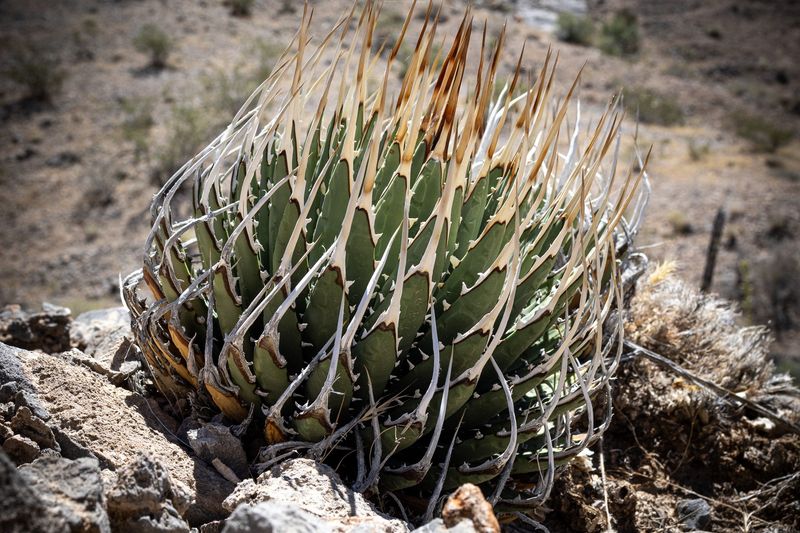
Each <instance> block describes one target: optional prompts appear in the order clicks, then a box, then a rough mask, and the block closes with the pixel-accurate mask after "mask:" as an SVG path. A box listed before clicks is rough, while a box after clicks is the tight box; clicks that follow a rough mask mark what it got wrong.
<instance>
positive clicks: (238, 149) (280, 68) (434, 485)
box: [124, 2, 642, 516]
mask: <svg viewBox="0 0 800 533" xmlns="http://www.w3.org/2000/svg"><path fill="white" fill-rule="evenodd" d="M354 10H355V7H354ZM412 12H413V8H412V11H411V12H409V14H408V16H407V18H406V20H405V23H404V24H403V27H402V29H401V30H400V38H399V39H398V40H397V42H396V44H395V45H394V47H393V48H392V49H391V51H386V50H381V51H378V52H376V53H373V52H372V50H371V48H372V44H373V43H372V35H373V30H374V28H375V25H376V20H377V15H378V9H377V8H376V7H375V5H374V4H372V3H371V2H367V4H366V6H365V7H364V9H363V11H362V12H361V14H360V17H359V18H358V21H357V23H354V22H355V19H354V18H353V15H354V12H351V13H350V14H348V15H347V16H345V17H343V18H342V19H341V20H340V21H339V22H338V23H337V24H336V26H335V27H334V28H333V30H331V31H330V33H328V34H327V35H325V36H324V38H323V39H322V40H321V42H320V44H319V45H318V46H317V47H316V49H315V50H313V51H310V50H311V48H310V43H311V42H312V40H311V38H310V36H309V28H310V22H311V13H310V11H309V10H306V11H304V15H303V22H302V24H301V27H300V29H299V31H298V32H297V34H296V35H295V37H294V39H293V41H292V43H291V44H290V46H289V47H288V48H287V50H286V51H285V52H284V54H283V55H282V57H281V59H280V60H279V62H278V65H277V66H276V68H275V69H274V71H273V73H272V74H271V75H270V77H269V78H268V79H267V80H265V81H264V82H263V83H262V84H261V85H260V86H259V87H258V89H257V90H256V91H255V92H254V93H253V94H252V95H251V96H250V98H249V99H248V101H247V102H246V104H245V105H244V106H243V108H242V109H241V110H240V111H239V113H238V114H237V115H236V117H235V118H234V119H233V121H232V122H231V124H230V125H229V126H228V127H227V128H226V129H225V131H224V132H222V133H221V134H220V135H219V136H218V137H217V138H216V139H215V140H214V141H213V142H212V143H211V144H210V145H209V146H208V147H207V148H206V149H205V150H203V151H202V152H201V153H200V154H198V155H197V156H195V157H194V158H193V159H192V160H191V161H189V162H187V163H186V164H185V165H184V166H183V167H182V168H181V169H180V170H179V171H178V172H177V173H176V174H175V175H173V176H172V177H171V178H170V179H169V180H168V181H167V183H166V184H165V185H164V187H163V188H162V189H161V191H160V192H159V193H158V194H157V195H156V197H155V199H154V201H153V203H152V207H151V214H152V217H153V224H152V230H151V232H150V234H149V237H148V239H147V242H146V245H145V254H144V266H143V268H142V270H141V271H139V272H137V273H134V274H133V275H131V276H130V277H129V278H128V279H127V280H126V283H125V290H124V294H125V298H126V301H127V304H128V306H129V308H130V309H131V311H132V315H133V323H134V331H135V334H136V337H137V342H138V344H139V346H140V347H141V349H142V351H143V353H144V355H145V357H146V359H147V361H148V363H149V367H150V369H151V371H152V374H153V377H154V379H155V382H156V384H157V386H158V387H159V388H160V390H161V391H162V392H164V393H165V394H166V395H167V396H168V397H170V398H191V399H192V401H193V402H195V403H196V404H198V405H202V404H204V403H205V404H207V405H215V406H216V407H217V408H219V410H221V411H222V412H223V413H224V414H225V415H226V416H227V417H228V418H230V419H232V420H235V421H241V420H244V419H247V420H249V421H250V422H251V423H257V424H260V425H263V438H264V441H265V442H264V444H265V446H264V448H262V451H261V460H262V461H263V462H264V464H263V465H262V466H266V465H268V464H273V463H274V462H277V461H280V460H281V459H283V458H286V457H291V456H293V455H297V454H298V453H305V454H310V455H313V456H315V457H319V458H323V459H328V460H330V461H331V462H333V463H334V464H336V465H339V466H340V467H341V469H342V470H343V471H344V473H345V474H346V475H347V477H349V478H350V479H351V480H352V481H353V482H354V484H355V485H356V487H357V488H358V489H359V490H365V489H367V488H377V489H378V490H379V491H380V492H381V493H384V494H385V493H387V492H391V493H393V494H395V495H397V496H400V499H401V500H402V501H403V502H404V504H405V505H408V506H409V508H410V509H411V510H413V511H415V513H416V515H417V516H424V515H426V514H427V515H430V514H431V513H432V512H433V508H434V506H435V504H436V502H437V501H438V500H439V498H440V496H441V494H442V492H443V491H444V490H448V489H450V488H452V487H455V486H457V485H458V484H460V483H462V482H468V481H469V482H474V483H477V484H480V485H481V486H482V487H483V489H484V492H485V493H487V494H489V495H490V498H491V501H492V502H493V503H495V504H496V505H497V509H498V510H501V511H502V510H506V511H509V512H512V511H519V510H522V511H529V510H531V509H535V508H536V507H537V506H538V505H539V504H540V503H541V502H542V500H543V499H544V498H546V496H547V494H548V492H549V490H550V487H551V485H552V480H553V476H554V472H555V470H556V467H557V466H558V465H560V464H562V463H564V462H565V461H567V460H568V459H569V458H571V457H573V456H575V455H576V454H577V453H579V452H580V451H581V450H583V449H584V448H586V446H588V445H589V444H590V443H591V442H592V441H593V439H595V438H596V437H597V436H598V435H599V434H600V433H601V431H602V430H603V428H604V427H605V425H606V424H607V418H606V419H604V420H601V421H598V420H595V417H594V415H593V413H594V411H593V407H592V402H593V400H594V399H595V398H597V397H598V395H599V392H601V391H604V390H607V387H608V381H609V377H610V375H611V374H612V372H613V370H614V367H615V366H616V362H617V357H618V354H619V349H620V346H621V343H619V342H618V340H619V339H618V337H619V335H621V332H622V330H621V327H620V324H619V320H608V319H609V317H612V316H613V315H614V313H615V310H616V309H617V308H618V306H619V305H620V304H621V303H622V294H621V290H620V282H619V279H618V277H619V276H618V263H619V261H620V254H621V250H622V249H623V248H624V247H625V246H626V245H627V243H628V240H629V239H628V237H629V236H630V233H631V232H632V231H631V229H632V227H633V229H635V226H636V223H638V219H639V217H640V215H641V203H642V202H641V201H640V200H641V197H642V196H641V194H640V192H638V184H639V182H640V177H641V175H640V174H639V171H638V170H637V169H635V168H632V169H631V170H630V171H628V172H627V173H626V174H623V175H622V177H618V176H617V170H616V155H614V157H611V158H606V156H607V155H608V154H609V152H614V151H615V150H616V149H617V148H618V143H616V142H615V141H616V140H617V139H618V137H619V130H620V119H621V114H620V112H619V106H618V102H617V100H612V102H611V103H610V104H609V106H608V108H607V109H606V110H605V112H604V113H603V114H602V115H601V116H600V117H599V118H598V120H597V121H596V123H595V124H594V125H590V126H589V127H588V128H587V127H586V126H584V127H583V132H581V131H580V129H579V117H580V108H579V107H573V106H571V104H570V102H571V97H572V95H573V93H574V91H575V88H576V86H577V80H576V82H575V83H574V84H573V85H572V87H571V88H570V89H569V91H568V92H567V93H566V96H565V97H564V98H563V99H561V101H560V102H557V101H555V97H554V96H553V85H554V84H553V80H554V72H555V63H556V62H557V61H555V60H554V59H553V57H552V56H551V54H550V52H549V51H548V53H547V55H546V57H545V59H544V63H543V66H542V68H541V70H540V71H539V74H538V76H537V77H536V79H535V81H532V83H531V84H530V86H529V87H528V88H525V89H521V83H522V80H521V75H520V71H521V61H522V55H520V62H519V63H518V64H517V68H516V72H515V74H514V76H513V78H512V79H510V80H508V81H507V82H506V83H505V86H504V88H503V90H502V91H501V92H500V94H499V96H497V97H496V98H494V99H493V98H492V92H493V88H494V87H495V86H496V81H497V80H496V77H497V69H498V64H499V60H500V56H501V50H502V47H503V41H504V32H503V33H501V34H500V36H499V38H498V40H497V44H496V46H495V47H493V49H491V50H489V49H487V47H486V46H485V42H486V30H485V26H484V31H483V37H482V39H481V41H480V42H481V45H480V53H479V56H478V58H477V59H476V60H475V61H474V62H472V60H470V61H468V49H469V44H470V40H471V37H472V16H471V14H470V13H469V11H467V13H466V14H465V16H464V18H463V20H462V22H461V25H460V26H459V28H458V31H457V33H456V34H455V36H454V38H453V40H452V43H451V45H450V48H449V51H447V52H446V53H444V54H443V53H441V52H440V53H439V54H438V55H437V57H434V54H433V50H435V49H436V48H437V47H436V46H435V39H434V38H435V33H436V27H437V19H438V17H437V16H436V15H434V14H433V13H432V9H431V8H430V7H429V8H428V10H427V13H426V14H425V19H424V23H422V30H421V32H420V34H419V38H418V39H417V41H416V46H415V47H414V50H413V53H412V54H411V57H410V59H409V60H408V61H409V62H408V68H407V70H406V73H405V75H404V77H403V79H402V84H401V87H400V89H399V92H398V94H397V96H396V98H393V99H391V98H389V97H388V87H389V76H390V71H391V68H392V64H393V62H394V61H395V59H396V58H397V56H398V52H399V50H400V45H401V43H402V41H403V36H404V35H405V33H406V30H407V28H408V26H409V22H410V21H411V19H412ZM352 27H355V36H354V37H352V38H350V40H348V36H349V32H350V31H351V28H352ZM439 50H442V48H439ZM326 54H327V55H326ZM331 54H332V55H331ZM325 57H332V60H331V61H329V62H327V63H326V62H325V61H323V58H325ZM382 57H385V58H386V60H385V69H384V70H383V71H382V72H378V73H377V75H376V71H377V70H378V65H379V64H383V63H381V61H382V59H381V58H382ZM468 64H469V65H470V68H471V70H475V71H476V72H475V74H474V75H470V74H468V71H469V70H470V68H468ZM438 65H440V66H438ZM375 75H376V76H375ZM373 76H375V77H376V78H377V81H373ZM373 85H374V86H373ZM513 94H519V96H516V97H513V96H512V95H513ZM334 95H335V99H334ZM306 107H310V108H312V109H313V108H315V109H316V111H315V112H313V114H311V118H310V120H308V121H306V120H304V117H305V116H306V115H307V114H310V113H307V112H306ZM568 117H574V121H572V120H571V118H568ZM570 122H571V125H570V124H569V123H570ZM615 146H616V148H615ZM606 159H611V161H606ZM640 166H641V165H640ZM188 188H191V189H192V193H191V196H192V200H193V209H194V212H193V214H192V215H190V216H187V215H178V213H181V210H180V206H179V201H178V198H180V196H181V195H180V194H179V191H180V190H184V189H188ZM629 204H631V205H632V211H633V217H632V218H633V219H634V223H633V224H628V223H627V222H626V221H625V219H624V218H623V213H624V212H625V211H626V209H628V208H629ZM184 211H185V210H184ZM623 230H625V231H623ZM140 282H141V283H140ZM144 285H146V286H147V287H148V288H149V294H147V292H148V291H147V290H146V289H143V286H144ZM604 324H606V325H607V327H604ZM609 324H610V326H609ZM605 413H606V416H608V414H609V413H610V410H609V409H607V410H606V411H605Z"/></svg>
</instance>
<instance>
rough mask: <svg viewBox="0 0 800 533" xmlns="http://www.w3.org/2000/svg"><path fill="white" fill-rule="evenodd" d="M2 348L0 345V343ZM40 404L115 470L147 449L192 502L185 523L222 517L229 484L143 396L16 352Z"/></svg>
mask: <svg viewBox="0 0 800 533" xmlns="http://www.w3.org/2000/svg"><path fill="white" fill-rule="evenodd" d="M0 352H2V345H0ZM15 355H16V357H17V358H18V361H19V362H20V363H21V365H22V367H23V369H24V371H25V373H26V374H27V375H29V376H30V377H31V383H32V385H33V386H34V387H35V388H37V389H38V390H40V391H46V392H42V393H41V394H40V397H41V400H42V403H43V404H44V406H45V407H46V408H47V410H48V411H50V412H51V413H52V419H51V421H50V424H51V425H57V426H58V428H59V429H60V431H61V432H63V433H64V434H65V435H66V436H67V437H68V438H69V439H71V440H72V441H73V442H74V443H76V444H77V445H79V446H81V447H83V448H85V449H88V450H90V451H91V452H92V453H93V454H94V455H95V456H97V458H98V459H99V460H100V463H101V464H102V465H104V466H107V467H108V468H113V469H120V468H123V467H124V466H125V465H126V464H129V463H131V462H132V461H134V460H135V459H136V457H137V456H138V455H139V453H141V452H147V453H150V454H151V455H152V456H153V457H154V458H156V459H158V460H159V461H161V462H162V464H164V465H165V467H166V468H167V469H168V470H169V473H170V476H171V478H172V481H173V483H174V484H175V485H182V486H183V488H185V489H186V491H187V493H188V494H189V495H190V496H189V498H190V500H191V503H190V505H189V508H188V510H187V511H186V514H185V515H183V518H184V519H185V520H186V521H187V522H188V523H189V524H190V525H200V524H203V523H205V522H208V521H211V520H215V519H218V518H223V517H224V516H226V514H227V513H226V512H225V511H224V509H223V508H222V500H223V499H225V497H226V496H227V495H228V494H229V493H230V491H231V490H232V489H233V484H231V483H229V482H228V481H226V480H225V479H223V478H222V477H220V476H219V475H218V474H217V473H216V471H214V470H213V469H212V468H211V467H209V466H208V465H206V464H205V463H204V462H203V461H201V460H200V459H198V458H196V457H193V456H192V455H190V454H189V453H188V452H187V451H186V450H185V449H184V448H182V447H181V446H180V445H179V444H177V443H176V441H175V440H173V438H172V437H171V434H172V433H174V432H175V431H176V430H177V424H176V423H174V421H170V417H169V415H167V414H166V413H164V412H162V411H161V410H160V409H159V407H158V405H157V404H156V403H155V402H153V401H149V400H148V399H147V398H144V397H142V396H141V395H139V394H136V393H134V392H131V391H129V390H126V389H122V388H119V387H115V386H114V385H112V384H111V383H109V381H108V380H107V379H105V378H104V377H103V376H101V375H99V374H97V373H95V372H93V371H91V370H89V369H87V368H86V367H84V366H82V365H75V364H71V363H70V362H69V361H68V360H65V359H64V358H62V357H60V356H53V355H47V354H42V353H39V352H28V351H25V350H18V351H17V352H15Z"/></svg>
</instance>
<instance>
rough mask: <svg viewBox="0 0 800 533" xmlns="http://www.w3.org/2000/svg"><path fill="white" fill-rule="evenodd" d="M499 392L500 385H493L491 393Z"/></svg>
mask: <svg viewBox="0 0 800 533" xmlns="http://www.w3.org/2000/svg"><path fill="white" fill-rule="evenodd" d="M499 390H500V384H499V383H495V384H494V385H492V392H494V391H499Z"/></svg>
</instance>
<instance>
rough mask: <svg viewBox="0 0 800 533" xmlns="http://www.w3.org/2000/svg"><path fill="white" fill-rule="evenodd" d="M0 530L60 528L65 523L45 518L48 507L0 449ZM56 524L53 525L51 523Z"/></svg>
mask: <svg viewBox="0 0 800 533" xmlns="http://www.w3.org/2000/svg"><path fill="white" fill-rule="evenodd" d="M0 502H3V512H1V513H0V531H3V532H5V533H28V532H30V531H59V530H63V529H64V526H65V525H66V524H65V523H64V521H63V520H61V521H59V522H58V523H53V522H52V521H50V522H49V521H48V518H49V516H48V515H47V509H46V508H45V505H44V503H43V502H42V500H41V499H40V498H39V496H38V495H37V494H36V493H35V492H33V490H32V489H31V488H30V487H29V486H28V484H27V483H26V482H25V480H24V479H23V478H22V476H21V475H20V474H19V472H18V471H17V469H16V467H15V466H14V464H13V463H12V462H11V461H10V460H9V458H8V456H7V455H6V454H4V453H3V452H2V451H0ZM54 526H55V527H54Z"/></svg>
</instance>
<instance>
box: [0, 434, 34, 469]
mask: <svg viewBox="0 0 800 533" xmlns="http://www.w3.org/2000/svg"><path fill="white" fill-rule="evenodd" d="M3 451H4V452H6V453H7V454H8V456H9V457H10V458H11V460H12V461H14V462H15V463H16V464H18V465H21V464H24V463H30V462H31V461H33V460H34V459H36V458H37V457H39V454H40V453H41V451H42V450H41V448H39V445H38V444H36V443H35V442H34V441H32V440H31V439H29V438H27V437H23V436H22V435H11V436H10V437H8V438H7V439H6V440H5V442H3Z"/></svg>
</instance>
